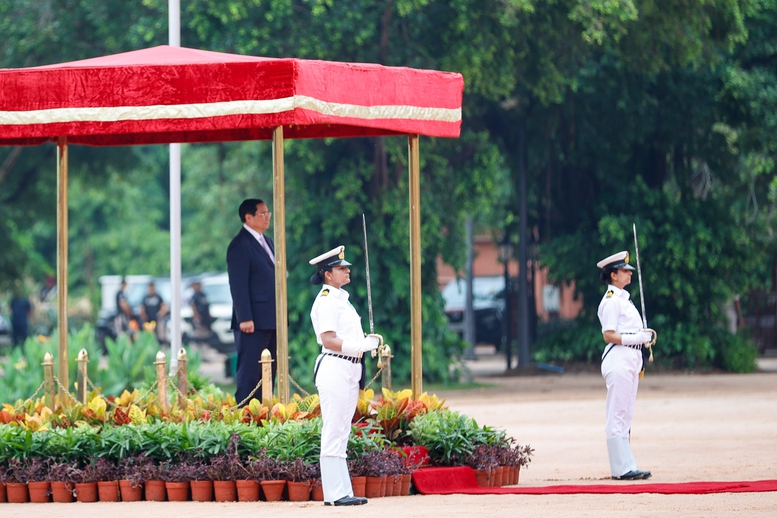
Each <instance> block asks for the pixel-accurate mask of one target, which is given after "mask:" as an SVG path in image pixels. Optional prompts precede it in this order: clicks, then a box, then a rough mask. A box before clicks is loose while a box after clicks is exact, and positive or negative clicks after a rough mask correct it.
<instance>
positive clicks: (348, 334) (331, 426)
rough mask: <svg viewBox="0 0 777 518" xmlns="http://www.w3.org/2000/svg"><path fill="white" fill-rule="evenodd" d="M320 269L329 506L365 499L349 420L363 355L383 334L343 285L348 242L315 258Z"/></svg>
mask: <svg viewBox="0 0 777 518" xmlns="http://www.w3.org/2000/svg"><path fill="white" fill-rule="evenodd" d="M310 264H312V265H314V266H315V267H316V273H314V274H313V276H312V277H311V278H310V282H311V283H313V284H323V286H322V287H321V291H319V293H318V296H317V297H316V300H315V302H314V303H313V308H312V309H311V310H310V320H311V321H312V322H313V330H314V332H315V333H316V341H317V342H318V343H319V344H320V345H321V347H322V349H321V354H320V355H319V356H318V358H317V359H316V365H315V374H314V378H315V384H316V388H317V389H318V395H319V398H320V399H321V419H322V421H323V426H322V428H321V457H320V465H321V485H322V486H323V490H324V504H325V505H362V504H366V503H367V499H366V498H360V497H354V496H353V489H352V488H351V477H350V474H349V473H348V464H347V462H346V453H347V452H346V449H347V447H348V436H349V435H350V433H351V420H352V419H353V414H354V411H355V410H356V401H357V400H358V397H359V382H360V380H361V379H362V364H361V362H362V359H361V358H362V355H363V354H364V353H366V352H368V351H372V350H375V349H377V348H378V345H379V344H380V343H381V341H382V340H383V339H382V337H381V336H380V335H376V334H371V335H367V336H365V335H364V330H363V329H362V320H361V317H360V316H359V314H358V313H357V312H356V309H354V307H353V306H352V305H351V303H350V302H349V301H348V298H349V295H348V292H347V291H345V290H343V289H342V287H343V286H344V285H345V284H348V283H349V282H351V275H350V273H351V271H350V270H349V269H348V266H350V265H351V263H349V262H348V261H346V260H345V247H344V246H338V247H337V248H334V249H332V250H330V251H329V252H326V253H324V254H321V255H320V256H318V257H316V258H315V259H312V260H311V261H310Z"/></svg>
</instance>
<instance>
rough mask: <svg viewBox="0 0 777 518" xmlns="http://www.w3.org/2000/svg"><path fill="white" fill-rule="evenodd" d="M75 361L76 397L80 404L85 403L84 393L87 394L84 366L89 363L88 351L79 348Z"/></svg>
mask: <svg viewBox="0 0 777 518" xmlns="http://www.w3.org/2000/svg"><path fill="white" fill-rule="evenodd" d="M76 361H77V362H78V376H77V378H76V379H77V380H78V387H77V389H76V398H77V399H78V402H79V403H81V404H82V405H85V404H86V394H87V392H88V391H87V387H86V386H87V384H88V383H87V379H88V378H87V370H86V367H87V365H88V364H89V353H87V352H86V349H81V350H80V351H78V358H76Z"/></svg>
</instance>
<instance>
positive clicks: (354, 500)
mask: <svg viewBox="0 0 777 518" xmlns="http://www.w3.org/2000/svg"><path fill="white" fill-rule="evenodd" d="M366 503H367V499H366V498H362V497H360V496H344V497H342V498H339V499H337V500H335V501H334V503H332V502H324V505H364V504H366Z"/></svg>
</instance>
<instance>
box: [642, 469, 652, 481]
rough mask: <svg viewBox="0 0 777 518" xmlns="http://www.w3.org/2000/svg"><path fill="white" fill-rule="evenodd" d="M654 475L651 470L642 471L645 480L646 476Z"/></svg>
mask: <svg viewBox="0 0 777 518" xmlns="http://www.w3.org/2000/svg"><path fill="white" fill-rule="evenodd" d="M652 476H653V475H652V474H651V473H650V472H649V471H643V472H642V480H645V479H646V478H650V477H652Z"/></svg>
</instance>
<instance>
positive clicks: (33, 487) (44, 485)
mask: <svg viewBox="0 0 777 518" xmlns="http://www.w3.org/2000/svg"><path fill="white" fill-rule="evenodd" d="M27 491H28V492H29V493H30V502H32V503H36V504H45V503H47V502H51V484H50V483H49V482H27Z"/></svg>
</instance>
